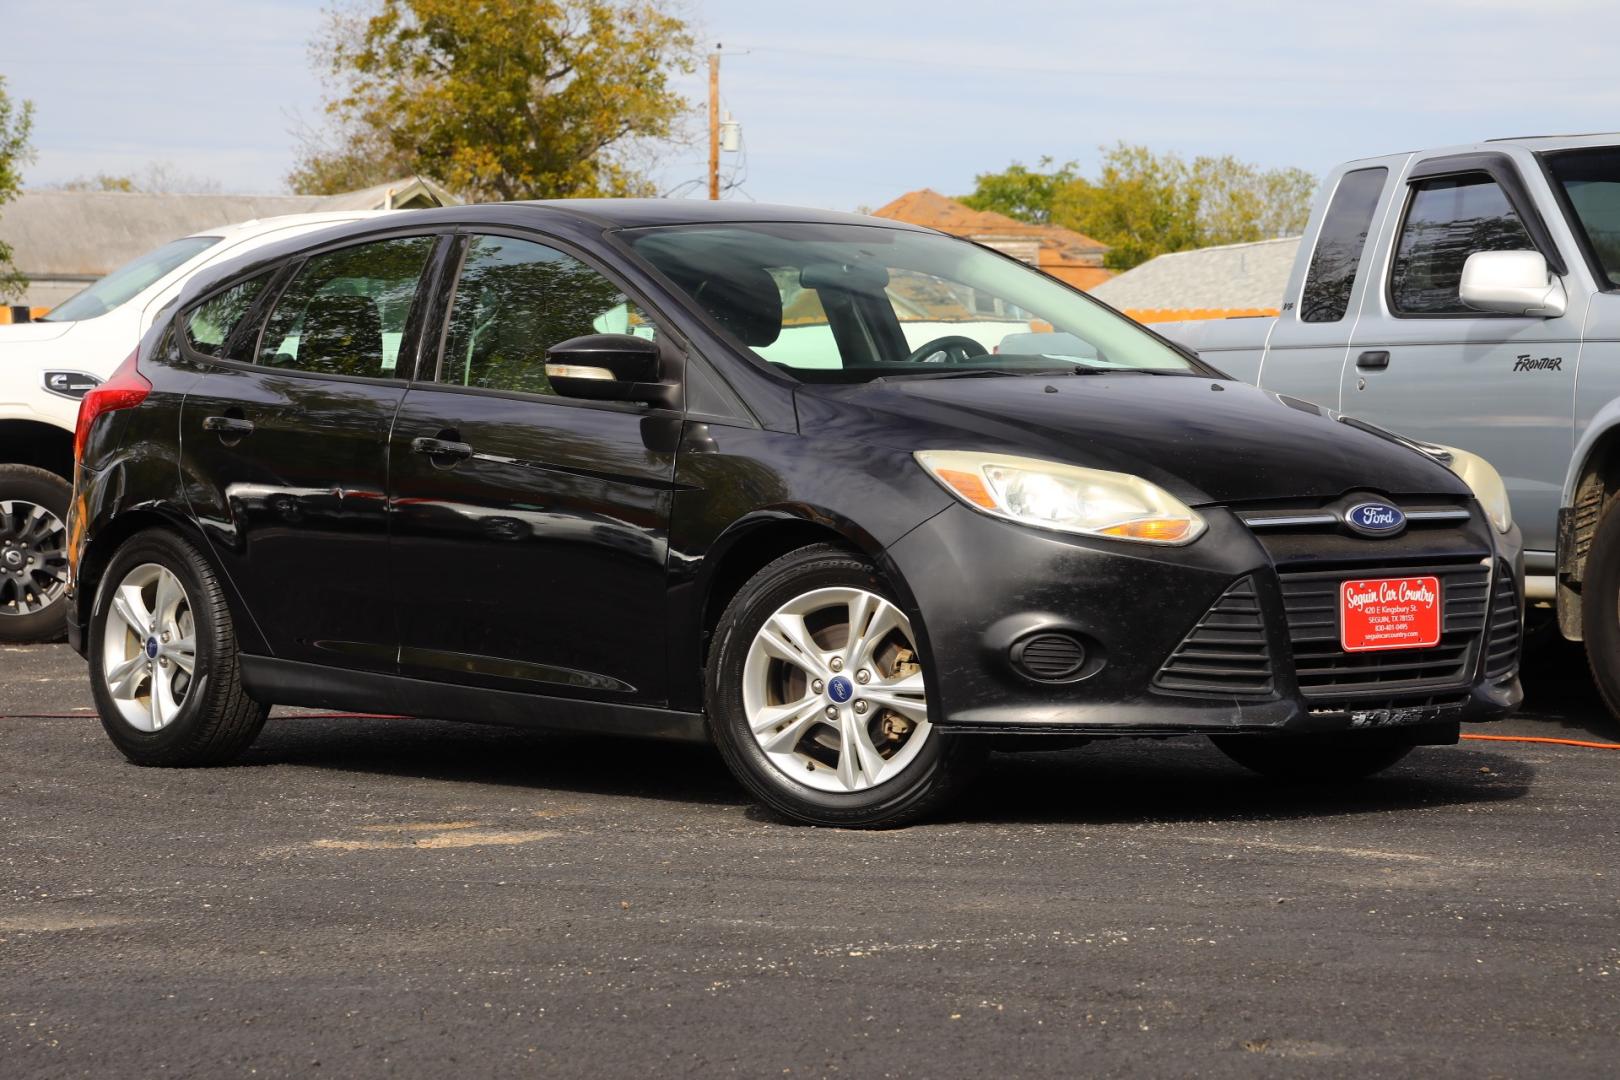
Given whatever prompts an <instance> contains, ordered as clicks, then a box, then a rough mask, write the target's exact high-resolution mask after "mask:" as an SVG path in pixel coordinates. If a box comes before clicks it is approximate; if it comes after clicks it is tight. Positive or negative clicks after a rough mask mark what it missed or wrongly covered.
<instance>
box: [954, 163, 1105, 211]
mask: <svg viewBox="0 0 1620 1080" xmlns="http://www.w3.org/2000/svg"><path fill="white" fill-rule="evenodd" d="M1052 161H1053V159H1052V158H1049V157H1043V158H1041V164H1040V169H1041V170H1042V171H1037V170H1035V169H1029V168H1026V167H1025V166H1024V165H1022V164H1021V163H1019V162H1016V161H1015V162H1013V163H1012V164H1011V165H1009V166H1008V167H1007V168H1006V169H1005V170H1003V171H1002V172H998V173H980V174H979V175H978V176H976V177H974V182H975V185H976V186H975V187H974V189H973V194H971V195H964V196H962V198H961V199H959V200H958V201H959V202H962V203H965V204H967V205H968V206H971V207H973V209H975V210H994V211H995V212H996V213H998V214H1006V215H1007V216H1008V217H1010V218H1017V219H1018V220H1019V221H1029V222H1034V223H1035V224H1037V225H1045V224H1046V223H1047V222H1049V221H1050V220H1051V218H1052V202H1053V199H1054V198H1055V197H1056V195H1057V192H1058V189H1059V188H1062V187H1065V186H1067V185H1069V184H1072V183H1074V181H1076V180H1077V179H1079V177H1080V165H1079V163H1078V162H1074V161H1066V162H1064V163H1063V164H1062V165H1059V166H1057V167H1056V168H1053V167H1052Z"/></svg>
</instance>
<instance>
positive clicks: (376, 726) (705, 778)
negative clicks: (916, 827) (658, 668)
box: [241, 717, 1534, 824]
mask: <svg viewBox="0 0 1620 1080" xmlns="http://www.w3.org/2000/svg"><path fill="white" fill-rule="evenodd" d="M241 764H243V765H246V766H250V767H251V766H294V767H300V768H315V769H331V770H337V771H342V772H355V773H371V774H378V775H397V776H401V777H413V778H421V779H431V780H441V781H447V782H452V783H465V784H472V785H495V786H501V787H518V788H526V789H530V790H534V791H547V792H567V793H574V794H591V795H606V796H624V797H630V798H646V799H658V800H664V801H669V802H683V803H705V804H711V805H720V806H732V805H748V803H749V801H748V799H747V798H746V796H745V795H744V793H743V791H742V790H741V788H739V787H738V785H737V784H736V782H735V781H733V780H732V778H731V776H730V774H729V773H728V772H727V771H726V769H725V766H724V764H723V763H722V762H721V760H720V756H719V754H718V753H717V752H715V751H714V750H713V749H712V748H711V747H707V746H701V745H692V744H680V743H659V742H653V741H647V740H638V739H626V738H612V737H605V736H604V737H597V736H589V735H561V734H553V733H546V732H538V731H527V730H521V729H514V728H498V727H490V726H483V725H476V724H452V723H445V722H440V721H431V720H380V719H313V718H303V717H283V718H277V719H274V720H272V721H271V722H270V723H269V724H268V725H267V726H266V727H265V730H264V734H263V735H261V736H260V738H259V741H258V742H257V743H256V744H255V745H254V747H253V748H252V749H251V750H250V751H249V752H248V753H247V754H246V755H245V756H244V757H243V759H242V762H241ZM1533 777H1534V769H1533V768H1532V767H1531V766H1530V765H1529V764H1527V763H1526V762H1525V761H1523V760H1522V759H1521V758H1517V757H1515V756H1512V755H1509V754H1503V753H1496V752H1492V751H1488V750H1484V749H1477V750H1476V749H1474V748H1473V747H1471V746H1469V745H1467V744H1464V745H1462V746H1455V747H1423V748H1420V749H1418V750H1415V751H1413V752H1412V754H1411V755H1410V756H1408V757H1407V758H1406V759H1405V760H1404V761H1403V762H1401V763H1400V764H1399V765H1396V766H1395V767H1394V768H1392V769H1390V770H1389V771H1388V772H1387V773H1385V774H1383V775H1381V776H1378V777H1374V778H1372V779H1370V780H1366V781H1363V782H1361V783H1359V784H1353V785H1347V786H1343V787H1323V786H1321V785H1291V784H1284V783H1276V782H1272V781H1268V780H1265V779H1262V778H1260V777H1257V776H1254V775H1253V774H1251V773H1249V772H1248V771H1246V770H1244V769H1242V768H1240V767H1239V766H1237V765H1234V764H1232V763H1230V762H1229V761H1227V759H1226V758H1225V757H1223V756H1222V755H1221V754H1220V753H1219V752H1218V751H1217V750H1216V749H1215V748H1214V747H1213V746H1212V745H1210V743H1209V742H1208V741H1207V740H1204V739H1202V738H1196V737H1193V738H1183V739H1170V740H1162V741H1160V740H1145V739H1122V740H1103V741H1099V742H1096V743H1092V744H1090V745H1088V746H1085V747H1082V748H1079V749H1074V750H1063V751H1055V752H1046V753H1014V754H998V755H994V756H993V757H992V758H991V760H990V763H989V765H988V766H987V768H986V771H985V775H984V776H983V777H982V778H981V779H980V781H979V782H978V783H977V784H976V785H975V786H974V787H972V788H971V789H970V790H969V791H968V792H967V793H966V794H965V795H964V797H963V798H962V799H961V800H960V801H959V802H958V803H957V804H956V805H955V806H953V807H952V808H950V809H949V810H948V811H947V812H946V816H945V819H946V820H949V821H953V822H957V823H963V824H966V823H970V822H979V821H982V822H1015V821H1016V822H1047V823H1060V822H1095V823H1110V822H1132V821H1185V820H1200V821H1204V820H1212V819H1214V820H1256V819H1268V818H1269V819H1276V818H1300V817H1317V816H1337V815H1346V814H1367V813H1381V812H1385V811H1392V810H1403V809H1412V808H1418V807H1428V808H1433V807H1438V806H1446V805H1454V804H1463V803H1484V802H1495V801H1500V800H1506V799H1516V798H1518V797H1520V796H1522V795H1524V794H1525V793H1526V792H1527V791H1528V790H1529V787H1530V784H1531V781H1532V779H1533ZM746 812H747V814H748V816H750V817H753V818H758V819H760V820H771V821H774V820H776V819H775V818H774V817H772V816H771V815H769V814H768V813H766V812H765V811H762V810H758V809H754V808H750V809H748V810H747V811H746Z"/></svg>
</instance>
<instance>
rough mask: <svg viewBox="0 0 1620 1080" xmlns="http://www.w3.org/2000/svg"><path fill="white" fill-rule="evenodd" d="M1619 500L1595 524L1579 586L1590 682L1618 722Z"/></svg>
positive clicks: (1582, 629)
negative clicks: (1617, 510)
mask: <svg viewBox="0 0 1620 1080" xmlns="http://www.w3.org/2000/svg"><path fill="white" fill-rule="evenodd" d="M1617 506H1620V500H1611V501H1610V503H1609V508H1608V510H1606V511H1605V512H1604V514H1603V518H1602V519H1601V520H1600V521H1599V522H1598V527H1597V535H1596V536H1594V537H1593V538H1592V549H1591V551H1590V552H1589V553H1588V554H1587V557H1586V580H1585V581H1583V582H1582V583H1581V637H1582V639H1583V640H1584V642H1585V645H1586V662H1587V665H1588V666H1589V667H1591V669H1592V681H1593V682H1595V683H1597V688H1598V692H1599V693H1600V694H1602V695H1603V703H1604V704H1605V705H1607V706H1608V707H1609V713H1610V714H1611V715H1612V716H1614V717H1615V718H1616V719H1620V513H1617V512H1616V509H1615V508H1616V507H1617Z"/></svg>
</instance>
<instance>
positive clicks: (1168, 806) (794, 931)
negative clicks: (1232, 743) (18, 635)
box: [0, 646, 1620, 1078]
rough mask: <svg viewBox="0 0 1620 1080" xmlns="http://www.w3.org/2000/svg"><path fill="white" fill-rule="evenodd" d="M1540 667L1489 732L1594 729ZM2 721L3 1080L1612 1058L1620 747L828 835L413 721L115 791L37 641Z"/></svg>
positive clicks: (1089, 800) (1547, 1063)
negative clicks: (1321, 785) (1334, 784)
mask: <svg viewBox="0 0 1620 1080" xmlns="http://www.w3.org/2000/svg"><path fill="white" fill-rule="evenodd" d="M1526 681H1527V685H1528V686H1529V687H1530V697H1531V700H1530V703H1529V705H1528V706H1527V708H1526V711H1525V712H1524V713H1523V714H1521V716H1519V717H1517V718H1515V719H1514V720H1512V721H1509V722H1507V723H1504V724H1498V725H1493V726H1491V727H1490V728H1489V729H1485V730H1489V731H1490V732H1491V733H1495V734H1525V735H1547V736H1554V737H1564V738H1583V739H1598V740H1606V741H1613V740H1615V739H1616V737H1617V736H1620V731H1617V730H1616V729H1615V727H1614V726H1613V725H1612V724H1611V723H1610V722H1609V721H1608V720H1607V719H1606V717H1605V715H1604V714H1603V712H1602V710H1601V708H1600V707H1599V706H1598V704H1597V702H1596V699H1595V696H1594V694H1593V692H1592V691H1591V689H1590V687H1589V685H1588V684H1587V683H1586V681H1585V678H1584V672H1583V669H1582V668H1581V666H1580V662H1579V657H1578V655H1577V654H1573V653H1571V652H1569V651H1567V650H1565V651H1562V652H1558V653H1556V654H1554V655H1552V656H1550V657H1546V658H1543V659H1541V660H1540V661H1539V662H1538V663H1537V664H1536V665H1535V666H1534V667H1533V668H1532V669H1531V671H1530V672H1529V673H1528V674H1527V679H1526ZM50 713H70V714H75V713H77V714H83V717H82V718H79V717H74V718H64V719H47V718H41V717H39V714H50ZM0 715H3V717H4V718H3V719H0V1074H3V1075H5V1076H6V1077H19V1078H21V1077H29V1078H32V1077H54V1076H81V1075H117V1076H131V1077H133V1076H143V1077H151V1076H159V1075H162V1076H207V1077H218V1076H238V1075H240V1076H247V1075H258V1076H272V1075H299V1076H313V1075H319V1074H322V1073H325V1074H328V1075H334V1076H385V1075H399V1076H422V1077H440V1076H451V1075H456V1076H482V1075H491V1076H504V1075H528V1076H532V1075H537V1074H538V1073H539V1072H540V1070H550V1071H553V1072H555V1073H558V1074H563V1075H570V1076H574V1075H579V1076H625V1075H633V1074H639V1073H651V1072H656V1073H657V1074H658V1075H676V1076H694V1077H712V1076H717V1075H731V1074H744V1075H750V1076H763V1075H771V1076H839V1075H842V1076H858V1077H873V1076H927V1077H938V1076H996V1077H1010V1076H1024V1075H1049V1074H1065V1075H1092V1076H1106V1075H1116V1074H1129V1075H1165V1074H1178V1075H1192V1074H1199V1075H1211V1076H1224V1075H1234V1076H1235V1075H1242V1076H1256V1075H1258V1076H1268V1075H1299V1074H1302V1073H1307V1072H1308V1073H1310V1074H1313V1075H1324V1076H1356V1077H1366V1076H1378V1075H1414V1074H1419V1073H1422V1074H1428V1075H1445V1076H1515V1075H1519V1076H1528V1075H1534V1076H1579V1075H1589V1076H1612V1075H1614V1072H1615V1069H1616V1067H1617V1065H1616V1062H1617V1060H1620V1023H1617V1021H1620V901H1617V897H1616V884H1617V878H1620V860H1617V855H1620V752H1613V751H1602V750H1589V749H1578V748H1574V747H1563V746H1542V745H1525V744H1516V743H1483V742H1465V743H1463V744H1462V745H1460V746H1456V747H1435V748H1425V749H1421V750H1418V751H1416V752H1414V753H1413V754H1412V756H1411V757H1409V758H1408V759H1407V760H1406V761H1405V762H1404V763H1402V764H1401V765H1400V766H1397V767H1396V768H1395V769H1393V770H1391V771H1390V772H1389V773H1387V774H1386V775H1384V776H1383V777H1380V778H1378V779H1375V780H1373V781H1371V782H1368V783H1366V784H1364V785H1361V786H1359V787H1356V788H1352V789H1347V790H1337V791H1335V790H1318V789H1309V788H1300V787H1289V786H1276V785H1272V784H1268V783H1266V782H1264V781H1261V780H1258V779H1255V778H1252V777H1250V776H1249V775H1248V774H1246V773H1244V772H1243V771H1242V770H1240V769H1238V768H1237V767H1236V766H1233V765H1230V764H1228V763H1227V762H1226V761H1225V759H1224V758H1222V757H1221V756H1220V755H1219V754H1218V753H1216V752H1215V751H1214V749H1213V748H1211V747H1210V746H1209V745H1208V744H1207V743H1206V742H1203V741H1202V740H1194V739H1184V740H1171V741H1165V742H1152V741H1124V742H1114V743H1104V744H1098V745H1093V746H1091V747H1087V748H1084V749H1081V750H1075V751H1065V752H1061V753H1048V754H1020V755H1008V756H1003V757H999V758H997V759H995V761H994V763H993V765H992V767H991V769H990V771H989V773H988V775H987V776H986V777H985V779H984V781H983V782H982V783H981V784H980V785H979V786H978V787H977V788H976V789H975V791H974V792H973V793H972V795H971V797H970V798H968V799H967V800H965V801H964V802H963V803H961V804H960V805H959V806H958V807H957V808H956V813H955V814H953V816H952V817H951V818H950V819H949V820H946V821H942V822H939V823H936V824H930V825H924V826H920V827H916V828H912V829H908V830H904V831H900V832H888V833H851V832H840V831H834V830H818V829H808V828H799V827H794V826H790V825H784V824H781V823H779V822H776V821H774V820H772V819H769V818H767V817H765V816H763V815H762V814H760V813H759V812H757V811H755V810H754V809H752V808H751V807H750V806H749V805H748V804H747V803H746V802H745V801H744V800H743V798H742V796H741V794H740V793H739V791H738V789H737V788H736V787H735V786H734V785H733V784H732V782H731V781H730V779H729V778H728V776H727V775H726V773H725V771H724V769H723V767H722V766H721V763H720V761H719V759H718V756H717V755H716V754H714V753H713V752H712V751H710V750H708V749H707V748H704V747H692V746H669V745H660V744H656V743H641V742H634V741H611V740H606V739H596V738H586V737H575V736H555V735H545V734H537V733H529V732H520V731H511V730H504V729H498V728H481V727H477V726H471V725H452V724H447V723H440V722H435V721H422V720H409V721H403V720H367V721H351V720H331V719H317V718H310V717H307V716H305V717H299V716H287V717H281V718H278V719H274V720H272V722H271V723H270V724H269V725H268V726H267V727H266V729H265V732H264V735H263V736H262V737H261V738H260V740H259V742H258V744H257V745H256V746H255V747H254V749H253V750H252V751H251V752H250V753H249V755H248V756H247V757H246V759H245V760H244V761H243V762H242V763H241V764H240V765H239V766H236V767H232V768H224V769H213V770H179V771H165V770H153V769H138V768H135V767H134V766H131V765H128V764H126V763H125V762H124V761H123V760H122V759H121V758H120V757H119V756H118V755H117V753H116V752H115V751H114V750H113V748H112V747H111V745H110V744H109V743H108V742H107V741H106V739H105V738H104V737H103V735H102V733H101V730H100V727H99V725H98V724H97V723H96V722H95V721H94V720H93V719H91V718H90V709H89V693H88V689H87V687H86V685H85V683H84V677H83V667H82V662H81V661H79V659H78V658H77V657H76V656H74V655H73V654H72V653H71V652H69V651H68V650H67V649H66V648H65V647H63V646H42V647H31V648H26V649H4V650H0Z"/></svg>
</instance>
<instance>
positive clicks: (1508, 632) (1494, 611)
mask: <svg viewBox="0 0 1620 1080" xmlns="http://www.w3.org/2000/svg"><path fill="white" fill-rule="evenodd" d="M1519 619H1520V616H1519V593H1518V590H1517V589H1515V588H1514V586H1513V572H1512V571H1511V570H1509V569H1508V568H1507V567H1506V566H1503V565H1498V566H1497V568H1496V591H1495V593H1494V594H1493V595H1492V597H1491V639H1490V642H1489V643H1488V644H1487V645H1486V646H1485V677H1486V678H1487V679H1500V678H1503V677H1505V676H1507V675H1510V674H1512V673H1513V669H1514V668H1516V667H1517V666H1518V664H1519Z"/></svg>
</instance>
